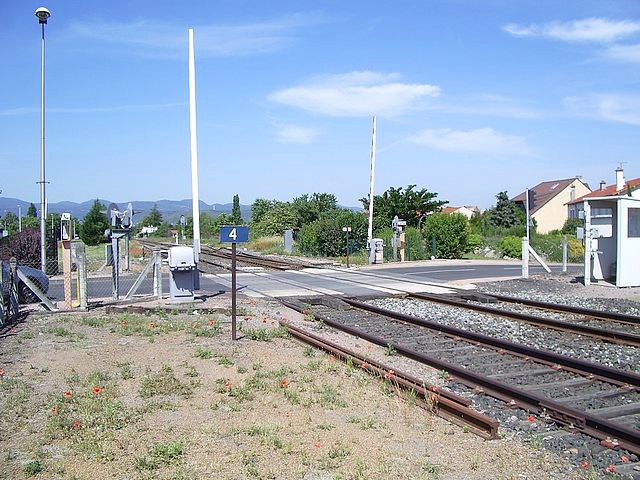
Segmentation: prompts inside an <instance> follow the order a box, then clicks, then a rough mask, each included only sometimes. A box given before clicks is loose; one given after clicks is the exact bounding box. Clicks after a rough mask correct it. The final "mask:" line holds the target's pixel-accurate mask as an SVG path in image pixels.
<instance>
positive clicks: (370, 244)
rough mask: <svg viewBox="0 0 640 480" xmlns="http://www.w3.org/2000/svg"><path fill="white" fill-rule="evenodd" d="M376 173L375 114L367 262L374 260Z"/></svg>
mask: <svg viewBox="0 0 640 480" xmlns="http://www.w3.org/2000/svg"><path fill="white" fill-rule="evenodd" d="M375 175H376V116H375V115H374V116H373V131H372V134H371V174H370V176H369V228H368V230H367V248H368V249H369V263H374V261H375V251H374V248H373V183H374V180H375Z"/></svg>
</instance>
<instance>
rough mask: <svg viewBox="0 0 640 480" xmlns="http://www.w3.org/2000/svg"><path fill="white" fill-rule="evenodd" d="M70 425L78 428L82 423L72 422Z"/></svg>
mask: <svg viewBox="0 0 640 480" xmlns="http://www.w3.org/2000/svg"><path fill="white" fill-rule="evenodd" d="M71 426H72V427H73V428H80V427H81V426H82V424H81V423H80V422H73V424H72V425H71Z"/></svg>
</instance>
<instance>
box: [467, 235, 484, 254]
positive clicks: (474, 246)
mask: <svg viewBox="0 0 640 480" xmlns="http://www.w3.org/2000/svg"><path fill="white" fill-rule="evenodd" d="M482 247H484V240H483V238H482V235H479V234H477V233H471V234H469V238H467V252H473V251H475V250H478V249H480V248H482Z"/></svg>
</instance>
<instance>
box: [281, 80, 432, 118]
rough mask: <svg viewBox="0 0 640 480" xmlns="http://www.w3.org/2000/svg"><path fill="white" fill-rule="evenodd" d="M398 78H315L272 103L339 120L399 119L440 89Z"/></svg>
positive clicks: (283, 92) (290, 89)
mask: <svg viewBox="0 0 640 480" xmlns="http://www.w3.org/2000/svg"><path fill="white" fill-rule="evenodd" d="M397 79H399V75H398V74H395V73H392V74H385V73H379V72H369V71H360V72H350V73H347V74H344V75H326V76H322V77H316V78H314V79H312V80H311V81H310V82H308V83H307V84H305V85H301V86H298V87H293V88H288V89H285V90H280V91H277V92H274V93H272V94H271V95H269V100H271V101H274V102H278V103H282V104H285V105H289V106H293V107H297V108H301V109H303V110H307V111H310V112H313V113H318V114H323V115H331V116H336V117H356V116H363V115H373V114H379V115H388V116H396V115H401V114H404V113H406V112H408V111H410V110H415V109H419V108H421V107H422V102H424V101H425V99H426V98H427V97H436V96H438V95H439V94H440V88H439V87H437V86H434V85H428V84H415V83H400V82H397V81H395V80H397Z"/></svg>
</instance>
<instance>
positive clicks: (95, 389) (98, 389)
mask: <svg viewBox="0 0 640 480" xmlns="http://www.w3.org/2000/svg"><path fill="white" fill-rule="evenodd" d="M93 393H102V387H93Z"/></svg>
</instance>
